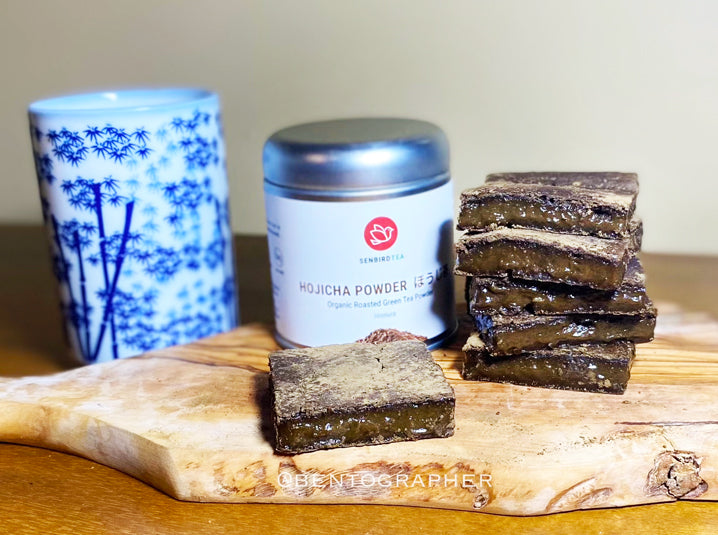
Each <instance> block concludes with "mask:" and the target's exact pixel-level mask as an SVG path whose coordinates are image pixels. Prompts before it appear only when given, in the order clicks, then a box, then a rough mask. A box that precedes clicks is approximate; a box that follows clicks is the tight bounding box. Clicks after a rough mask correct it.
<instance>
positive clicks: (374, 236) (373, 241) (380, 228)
mask: <svg viewBox="0 0 718 535" xmlns="http://www.w3.org/2000/svg"><path fill="white" fill-rule="evenodd" d="M398 234H399V230H398V229H397V227H396V223H394V221H392V220H391V219H389V218H388V217H375V218H374V219H372V220H371V221H369V223H367V226H366V227H364V241H365V242H366V244H367V245H368V246H369V247H371V248H372V249H374V250H375V251H386V250H387V249H388V248H389V247H391V246H392V245H394V243H395V242H396V238H397V235H398Z"/></svg>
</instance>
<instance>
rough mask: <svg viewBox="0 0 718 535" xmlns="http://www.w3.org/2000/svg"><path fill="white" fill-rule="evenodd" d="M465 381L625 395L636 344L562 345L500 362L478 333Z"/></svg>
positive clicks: (468, 349)
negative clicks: (491, 353) (489, 350)
mask: <svg viewBox="0 0 718 535" xmlns="http://www.w3.org/2000/svg"><path fill="white" fill-rule="evenodd" d="M463 350H464V353H465V360H464V366H463V370H462V376H463V378H464V379H467V380H471V381H491V382H497V383H511V384H517V385H525V386H536V387H544V388H557V389H563V390H578V391H582V392H601V393H607V394H623V392H625V390H626V385H627V383H628V380H629V378H630V373H631V366H632V364H633V360H634V356H635V346H634V344H633V343H632V342H627V341H617V342H610V343H603V344H579V345H562V346H558V347H556V348H553V349H540V350H536V351H530V352H526V353H522V354H520V355H515V356H509V357H504V358H500V359H496V358H493V357H491V356H490V355H489V353H488V350H487V349H486V346H485V345H484V343H483V342H482V341H481V339H480V337H479V335H478V333H473V334H472V335H471V336H470V337H469V339H468V340H467V341H466V344H465V345H464V348H463Z"/></svg>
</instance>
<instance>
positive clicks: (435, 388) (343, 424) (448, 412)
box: [269, 340, 455, 454]
mask: <svg viewBox="0 0 718 535" xmlns="http://www.w3.org/2000/svg"><path fill="white" fill-rule="evenodd" d="M269 367H270V386H271V390H272V393H273V403H272V405H273V418H274V429H275V436H276V443H275V449H276V451H277V452H279V453H287V454H293V453H303V452H309V451H314V450H319V449H329V448H339V447H348V446H362V445H370V444H383V443H387V442H396V441H401V440H417V439H423V438H435V437H447V436H450V435H452V434H453V432H454V404H455V397H454V391H453V389H452V388H451V386H450V385H449V383H448V382H447V380H446V378H445V377H444V374H443V371H442V369H441V367H440V366H439V365H438V364H436V363H435V362H434V360H433V358H432V356H431V353H430V352H429V350H428V349H427V347H426V345H425V344H424V343H422V342H420V341H417V340H403V341H397V342H390V343H386V344H376V345H375V344H367V343H352V344H340V345H330V346H323V347H315V348H304V349H286V350H283V351H277V352H274V353H272V354H271V355H270V356H269Z"/></svg>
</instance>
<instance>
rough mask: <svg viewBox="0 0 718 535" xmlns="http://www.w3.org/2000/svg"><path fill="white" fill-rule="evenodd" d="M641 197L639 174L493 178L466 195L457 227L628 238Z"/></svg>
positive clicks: (553, 174)
mask: <svg viewBox="0 0 718 535" xmlns="http://www.w3.org/2000/svg"><path fill="white" fill-rule="evenodd" d="M637 194H638V178H637V176H636V175H635V174H633V173H501V174H493V175H489V176H488V177H487V179H486V183H484V184H483V185H481V186H478V187H476V188H472V189H468V190H465V191H464V192H462V194H461V210H460V212H459V218H458V225H457V226H458V228H459V229H463V230H468V231H471V232H477V231H478V232H481V231H486V230H491V229H494V228H496V227H501V226H506V227H523V228H536V229H544V230H552V231H555V232H564V233H571V234H588V235H595V236H600V237H605V238H625V237H627V236H628V235H629V234H630V233H631V227H632V223H631V221H632V217H633V213H634V210H635V207H636V196H637ZM633 226H635V224H634V225H633Z"/></svg>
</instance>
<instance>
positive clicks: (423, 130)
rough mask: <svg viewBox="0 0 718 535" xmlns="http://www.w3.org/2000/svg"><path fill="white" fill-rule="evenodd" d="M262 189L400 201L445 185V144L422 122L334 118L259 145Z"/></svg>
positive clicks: (437, 130)
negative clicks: (261, 145) (262, 173)
mask: <svg viewBox="0 0 718 535" xmlns="http://www.w3.org/2000/svg"><path fill="white" fill-rule="evenodd" d="M263 164H264V184H265V190H267V191H268V192H273V193H277V194H280V195H282V196H285V197H287V196H288V197H293V198H300V199H301V198H311V199H317V198H323V199H326V200H335V201H342V200H359V199H372V198H387V197H393V196H401V195H405V194H407V193H418V192H420V191H424V190H428V189H432V188H435V187H437V186H439V185H441V184H444V183H446V182H447V181H448V180H449V143H448V141H447V139H446V135H445V134H444V132H443V131H442V130H441V129H440V128H439V127H438V126H436V125H434V124H431V123H429V122H426V121H418V120H414V119H397V118H386V117H377V118H357V119H337V120H332V121H321V122H314V123H305V124H300V125H296V126H291V127H289V128H284V129H282V130H279V131H278V132H276V133H275V134H274V135H272V136H271V137H270V138H269V139H268V140H267V142H266V144H265V145H264V155H263Z"/></svg>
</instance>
